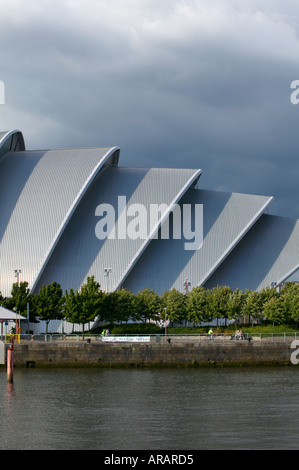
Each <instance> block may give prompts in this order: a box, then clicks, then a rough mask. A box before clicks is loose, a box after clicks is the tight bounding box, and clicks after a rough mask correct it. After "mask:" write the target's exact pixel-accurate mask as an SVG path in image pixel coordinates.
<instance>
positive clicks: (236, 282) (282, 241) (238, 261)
mask: <svg viewBox="0 0 299 470" xmlns="http://www.w3.org/2000/svg"><path fill="white" fill-rule="evenodd" d="M298 268H299V220H292V219H288V218H285V217H278V216H273V215H267V214H264V215H263V216H262V217H261V218H260V220H259V221H258V222H257V223H256V224H255V225H254V227H253V228H252V229H251V230H250V232H249V233H248V234H247V235H246V236H245V237H244V239H243V240H242V241H241V243H239V245H238V246H237V247H236V248H235V249H234V251H233V252H232V253H231V254H230V255H229V256H228V257H227V259H226V260H225V262H224V263H223V264H222V265H221V266H220V268H219V269H218V270H217V271H216V272H215V274H214V275H213V276H212V277H211V278H210V279H209V280H208V282H207V283H206V284H205V286H206V287H208V288H209V287H212V286H214V285H217V284H219V285H223V284H225V285H229V286H230V287H231V288H233V289H236V288H239V289H241V290H245V289H250V290H260V289H262V288H263V287H267V286H268V287H269V286H270V285H271V283H272V282H276V283H277V284H279V283H280V282H282V281H285V280H286V279H287V278H288V277H290V276H291V275H292V274H293V273H294V272H296V271H297V269H298Z"/></svg>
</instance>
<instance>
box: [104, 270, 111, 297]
mask: <svg viewBox="0 0 299 470" xmlns="http://www.w3.org/2000/svg"><path fill="white" fill-rule="evenodd" d="M111 271H112V269H111V268H104V276H105V277H106V278H107V292H109V274H110V273H111Z"/></svg>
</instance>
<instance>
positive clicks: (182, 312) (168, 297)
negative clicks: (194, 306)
mask: <svg viewBox="0 0 299 470" xmlns="http://www.w3.org/2000/svg"><path fill="white" fill-rule="evenodd" d="M161 301H162V305H161V306H162V308H161V317H162V318H163V319H165V308H166V315H167V319H168V320H169V321H170V322H176V323H181V322H182V321H183V320H185V319H186V295H185V294H183V293H182V292H179V291H178V290H177V289H171V290H170V291H165V292H164V293H163V294H162V298H161Z"/></svg>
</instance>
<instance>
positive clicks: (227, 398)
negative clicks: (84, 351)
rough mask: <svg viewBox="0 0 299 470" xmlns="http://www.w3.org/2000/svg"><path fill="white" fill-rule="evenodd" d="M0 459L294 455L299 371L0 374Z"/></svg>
mask: <svg viewBox="0 0 299 470" xmlns="http://www.w3.org/2000/svg"><path fill="white" fill-rule="evenodd" d="M0 416H1V439H0V449H1V450H4V449H5V450H12V449H19V450H24V449H26V450H61V449H65V450H71V449H76V450H80V449H82V450H91V449H93V450H108V449H109V450H111V449H112V450H136V451H137V450H160V451H162V450H172V451H175V450H189V449H190V450H204V449H210V450H211V449H278V450H279V449H299V366H298V367H296V366H294V367H273V368H272V367H269V368H261V367H256V368H227V369H225V368H224V369H220V368H219V369H218V368H209V369H208V368H198V369H169V368H165V369H154V368H153V369H38V368H36V369H15V371H14V382H13V384H9V383H8V382H7V378H6V370H5V369H4V368H1V369H0Z"/></svg>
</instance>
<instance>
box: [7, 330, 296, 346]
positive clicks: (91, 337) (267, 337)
mask: <svg viewBox="0 0 299 470" xmlns="http://www.w3.org/2000/svg"><path fill="white" fill-rule="evenodd" d="M116 336H117V338H120V340H119V341H122V342H125V341H126V339H127V341H128V342H132V341H133V339H134V338H136V339H137V338H140V340H142V338H147V341H148V338H150V341H151V342H156V343H166V342H168V343H182V342H193V343H196V342H203V341H218V342H220V341H221V342H224V341H263V342H269V341H270V342H286V341H293V340H296V339H297V338H299V332H282V333H280V332H279V333H245V334H244V337H236V336H235V334H234V333H233V332H230V333H227V332H226V333H213V335H208V334H207V333H188V334H171V333H170V334H166V335H165V334H139V335H138V334H132V335H111V336H110V338H111V339H112V338H115V339H117V338H116ZM4 340H5V335H2V336H1V335H0V341H4ZM20 341H21V342H24V341H26V342H32V341H33V342H47V343H52V342H58V341H63V342H65V341H72V342H73V341H77V342H79V341H81V342H82V341H84V342H88V343H91V342H102V335H101V334H89V333H85V334H84V335H83V334H82V332H81V333H73V334H60V333H48V334H21V335H20ZM104 341H105V339H104ZM106 341H107V340H106Z"/></svg>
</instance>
